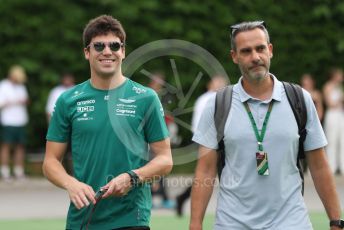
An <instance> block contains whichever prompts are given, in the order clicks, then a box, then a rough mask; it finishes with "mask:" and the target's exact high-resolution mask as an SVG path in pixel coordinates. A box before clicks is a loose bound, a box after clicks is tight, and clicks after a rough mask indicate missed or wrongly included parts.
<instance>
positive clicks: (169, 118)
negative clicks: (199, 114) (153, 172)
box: [148, 71, 181, 209]
mask: <svg viewBox="0 0 344 230" xmlns="http://www.w3.org/2000/svg"><path fill="white" fill-rule="evenodd" d="M148 87H149V88H151V89H153V90H154V91H155V92H156V93H157V94H158V96H159V98H160V100H161V103H162V106H163V108H164V114H165V123H166V126H167V129H168V132H169V135H170V140H171V145H172V146H177V145H179V144H180V142H181V137H179V136H178V125H177V124H176V123H175V121H174V117H173V115H171V114H170V113H169V112H168V106H169V105H171V104H172V103H173V101H174V100H175V97H174V96H173V95H172V94H171V93H170V92H169V90H168V86H167V84H166V82H165V75H164V74H163V73H161V72H159V71H156V72H154V73H153V74H152V75H151V76H150V81H149V83H148ZM166 188H167V186H166V185H165V179H164V177H162V178H159V180H158V181H155V182H153V183H152V196H153V197H157V196H159V197H160V198H161V199H162V201H161V203H160V204H158V205H157V204H155V202H154V199H153V208H166V209H172V208H174V207H175V202H174V200H171V199H170V198H169V195H168V192H167V190H166Z"/></svg>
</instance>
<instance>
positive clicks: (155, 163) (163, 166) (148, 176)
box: [133, 155, 173, 182]
mask: <svg viewBox="0 0 344 230" xmlns="http://www.w3.org/2000/svg"><path fill="white" fill-rule="evenodd" d="M172 166H173V162H172V158H170V157H169V156H165V155H158V156H156V157H154V158H153V159H152V160H151V161H150V162H148V163H147V164H146V165H145V166H143V167H141V168H138V169H134V170H133V171H134V172H135V173H136V174H137V175H138V176H139V178H140V181H142V182H152V181H153V180H158V179H160V178H161V177H162V176H164V175H167V174H168V173H170V172H171V170H172Z"/></svg>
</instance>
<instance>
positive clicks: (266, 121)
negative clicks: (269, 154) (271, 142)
mask: <svg viewBox="0 0 344 230" xmlns="http://www.w3.org/2000/svg"><path fill="white" fill-rule="evenodd" d="M273 102H274V101H273V100H271V102H270V103H269V108H268V111H267V112H266V115H265V119H264V122H263V127H262V131H261V133H260V134H259V131H258V128H257V124H256V122H255V121H254V118H253V115H252V112H251V110H250V107H249V106H248V103H247V101H245V102H244V105H245V108H246V112H247V114H248V116H249V118H250V121H251V124H252V127H253V130H254V134H255V135H256V138H257V142H258V150H259V151H263V144H262V143H263V140H264V136H265V132H266V126H267V124H268V121H269V117H270V113H271V110H272V105H273Z"/></svg>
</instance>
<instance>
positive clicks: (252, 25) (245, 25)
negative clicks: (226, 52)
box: [230, 21, 270, 50]
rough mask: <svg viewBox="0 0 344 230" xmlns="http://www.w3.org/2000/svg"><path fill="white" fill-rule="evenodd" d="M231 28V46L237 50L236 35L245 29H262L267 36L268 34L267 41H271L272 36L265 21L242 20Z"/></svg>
mask: <svg viewBox="0 0 344 230" xmlns="http://www.w3.org/2000/svg"><path fill="white" fill-rule="evenodd" d="M230 28H231V47H232V50H236V48H237V47H236V44H235V37H236V36H237V35H238V33H240V32H244V31H250V30H254V29H256V28H259V29H261V30H262V31H263V32H264V34H265V36H266V41H267V42H268V43H270V36H269V32H268V31H267V29H266V25H265V22H264V21H251V22H241V23H239V24H235V25H233V26H231V27H230Z"/></svg>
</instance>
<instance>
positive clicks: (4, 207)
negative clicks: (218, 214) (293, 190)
mask: <svg viewBox="0 0 344 230" xmlns="http://www.w3.org/2000/svg"><path fill="white" fill-rule="evenodd" d="M167 183H168V185H169V190H168V191H169V195H170V197H171V198H174V197H176V195H177V194H179V193H180V192H182V191H183V189H184V188H185V187H187V185H188V184H190V183H191V177H190V176H178V177H169V178H168V180H167ZM336 183H337V189H338V192H339V194H340V199H341V202H342V207H344V203H343V202H344V177H343V176H342V177H336ZM305 186H306V188H305V201H306V204H307V207H308V208H309V210H311V211H323V210H324V209H323V206H322V204H321V202H320V200H319V198H318V197H317V194H316V192H315V190H314V187H313V183H312V181H311V179H310V178H309V176H306V183H305ZM216 194H217V189H215V191H214V195H213V196H212V199H211V201H210V204H209V207H208V210H207V212H208V213H214V210H215V207H216V197H217V195H216ZM153 202H155V203H158V202H159V198H154V200H153ZM68 205H69V199H68V195H67V193H66V192H65V191H64V190H62V189H60V188H57V187H55V186H53V185H51V184H50V183H49V182H48V181H46V180H45V179H42V178H31V179H28V180H26V181H21V182H19V181H14V182H12V183H5V182H2V181H0V220H1V219H28V218H40V219H41V218H64V217H65V214H66V211H67V208H68ZM189 209H190V202H189V201H188V202H187V203H186V205H185V207H184V210H185V213H189ZM171 214H174V210H167V209H154V210H153V215H171Z"/></svg>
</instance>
